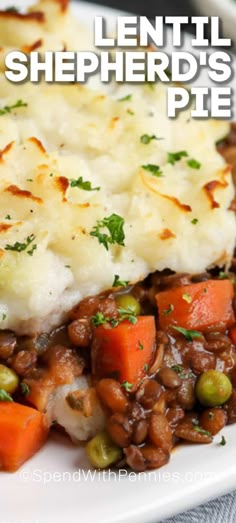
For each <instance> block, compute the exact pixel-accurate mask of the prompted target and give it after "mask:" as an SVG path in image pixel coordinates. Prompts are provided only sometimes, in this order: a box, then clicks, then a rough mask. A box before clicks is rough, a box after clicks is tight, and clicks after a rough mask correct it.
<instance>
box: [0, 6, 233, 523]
mask: <svg viewBox="0 0 236 523" xmlns="http://www.w3.org/2000/svg"><path fill="white" fill-rule="evenodd" d="M12 3H14V2H12V0H6V2H3V1H1V5H4V6H6V5H7V4H8V5H12ZM16 3H17V5H18V2H15V4H16ZM20 3H22V4H23V5H26V4H27V3H30V2H27V1H25V2H24V0H23V1H22V2H19V4H20ZM74 11H75V13H76V14H77V13H78V14H79V15H80V17H81V18H82V19H83V20H85V21H88V20H92V18H93V17H94V16H95V15H99V14H101V15H103V16H106V17H107V18H109V19H111V20H112V19H113V20H114V17H115V16H117V14H120V13H118V11H113V10H111V9H108V8H106V7H99V6H94V5H91V4H90V5H87V4H86V3H84V2H80V3H79V4H78V6H74ZM203 85H204V84H203ZM223 434H224V436H225V438H226V441H227V445H226V446H223V447H222V446H221V445H219V441H220V439H221V436H219V435H217V436H216V438H215V442H214V443H212V444H211V445H205V446H204V445H201V446H196V445H185V446H182V447H178V448H177V449H176V450H175V451H174V452H173V455H172V457H171V462H170V463H169V464H168V465H166V466H165V467H163V468H162V469H160V470H157V471H154V472H150V473H146V474H145V473H142V474H140V475H139V474H135V473H133V472H132V473H130V474H128V473H127V472H126V471H124V470H123V471H121V473H120V475H119V474H118V473H117V474H114V472H112V473H111V474H110V476H109V472H104V473H99V472H93V471H91V473H90V474H89V469H88V463H87V461H86V458H85V454H84V452H83V449H82V448H76V447H74V446H73V445H72V444H70V442H69V441H68V440H67V439H66V438H64V437H63V436H61V435H58V434H55V435H54V436H53V437H52V438H51V439H50V441H49V442H48V444H47V445H45V447H44V448H43V449H42V450H41V451H40V452H39V453H38V454H37V455H36V456H35V457H34V458H33V459H31V460H30V461H28V463H26V465H25V466H24V467H22V469H21V470H20V471H18V472H17V473H15V474H7V473H2V474H1V476H0V523H67V522H68V523H78V522H82V523H94V522H96V523H116V522H122V523H152V522H153V523H157V522H158V521H160V520H162V519H164V518H166V517H168V516H171V515H174V514H176V513H178V512H182V511H184V510H187V509H188V508H191V507H193V506H194V505H197V504H200V503H203V502H205V501H207V500H209V499H211V498H215V497H217V496H219V495H221V494H224V493H226V492H228V491H230V490H233V489H234V488H235V487H236V445H235V438H236V427H235V426H231V427H227V428H225V429H224V430H223Z"/></svg>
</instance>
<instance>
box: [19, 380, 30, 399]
mask: <svg viewBox="0 0 236 523" xmlns="http://www.w3.org/2000/svg"><path fill="white" fill-rule="evenodd" d="M20 388H21V393H22V394H23V395H24V396H29V394H30V388H29V385H27V383H24V382H22V383H21V384H20Z"/></svg>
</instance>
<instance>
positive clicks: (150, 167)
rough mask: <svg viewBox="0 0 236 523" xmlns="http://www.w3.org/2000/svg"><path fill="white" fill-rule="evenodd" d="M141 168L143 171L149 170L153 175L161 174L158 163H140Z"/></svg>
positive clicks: (158, 175)
mask: <svg viewBox="0 0 236 523" xmlns="http://www.w3.org/2000/svg"><path fill="white" fill-rule="evenodd" d="M142 169H145V171H149V172H150V173H151V174H152V175H153V176H157V177H160V176H163V174H162V172H161V170H160V167H159V165H155V164H153V163H148V164H147V165H142Z"/></svg>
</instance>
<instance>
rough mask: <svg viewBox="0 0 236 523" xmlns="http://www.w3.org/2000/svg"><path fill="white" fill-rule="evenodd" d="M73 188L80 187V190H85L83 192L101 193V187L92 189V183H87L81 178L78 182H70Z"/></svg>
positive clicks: (72, 180) (73, 180)
mask: <svg viewBox="0 0 236 523" xmlns="http://www.w3.org/2000/svg"><path fill="white" fill-rule="evenodd" d="M70 186H71V187H78V189H83V191H100V189H101V187H92V185H91V182H88V181H87V182H85V181H84V180H83V178H82V176H80V177H79V178H78V179H77V180H75V179H71V180H70Z"/></svg>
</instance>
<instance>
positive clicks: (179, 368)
mask: <svg viewBox="0 0 236 523" xmlns="http://www.w3.org/2000/svg"><path fill="white" fill-rule="evenodd" d="M171 368H172V369H173V370H174V371H175V372H177V373H178V374H180V373H181V372H182V370H183V369H182V367H181V365H172V367H171Z"/></svg>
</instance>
